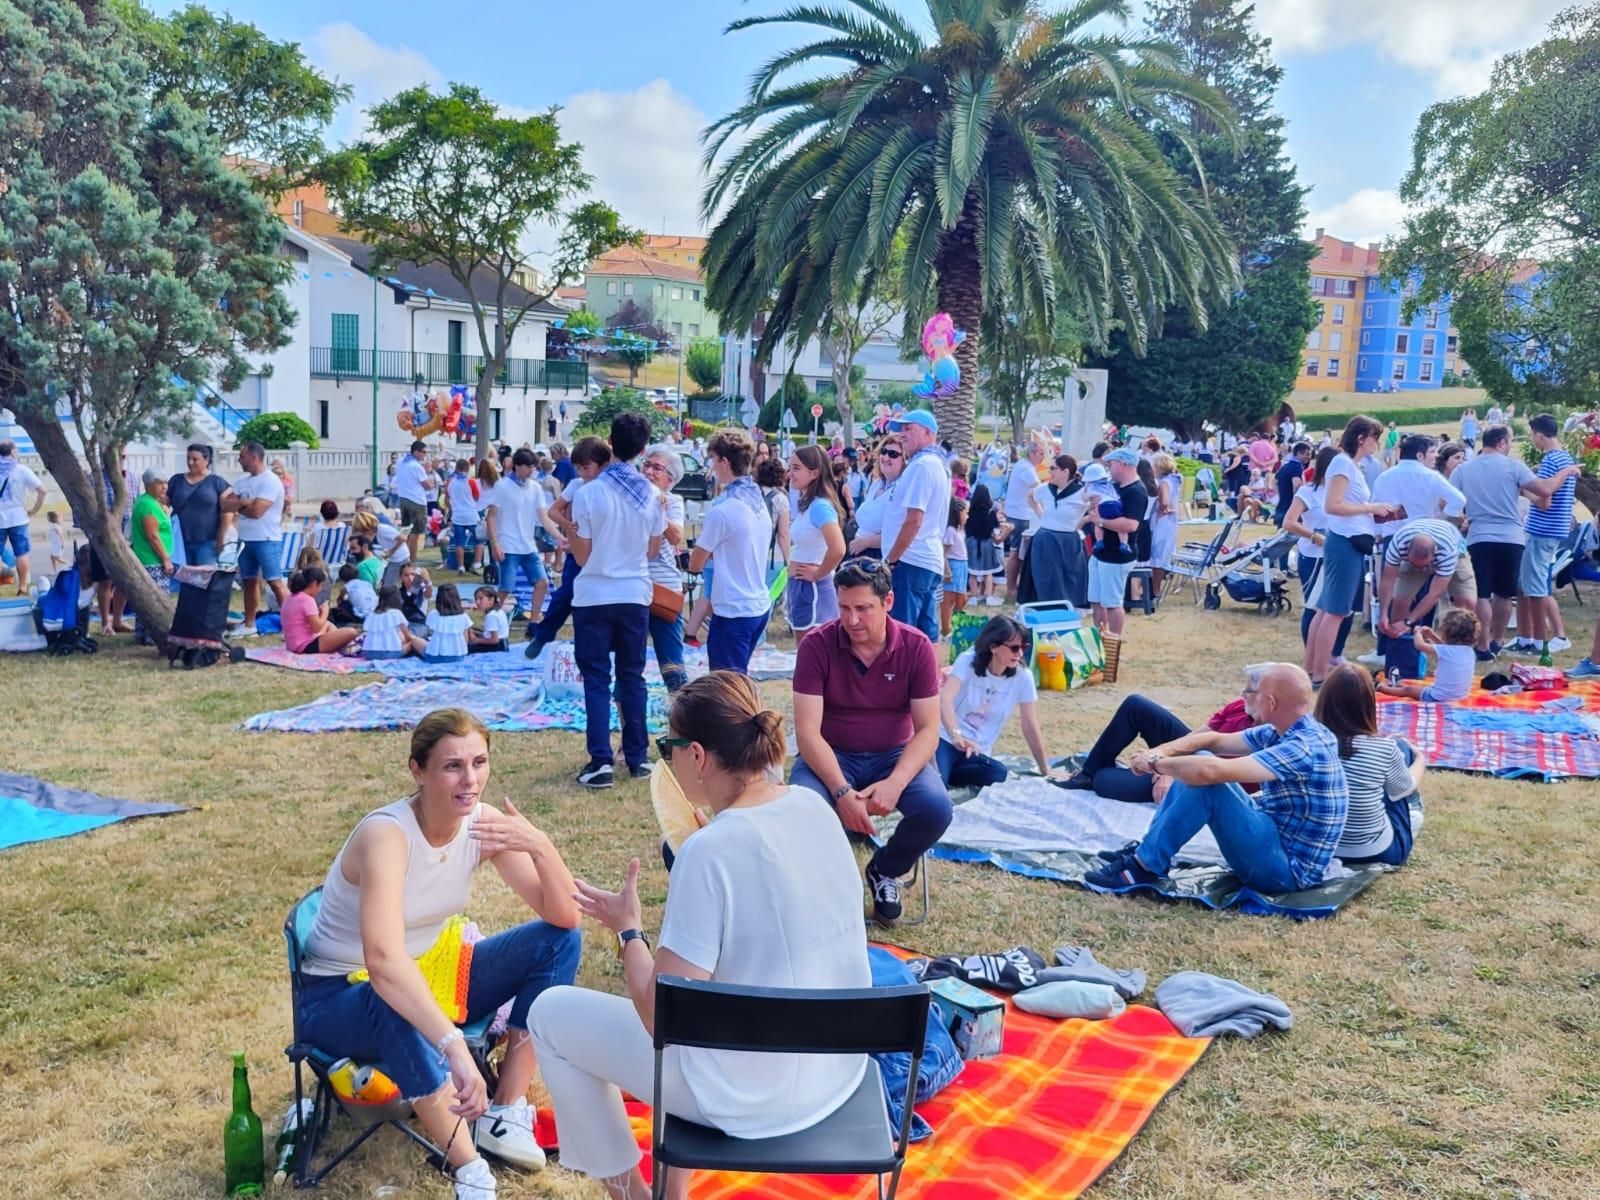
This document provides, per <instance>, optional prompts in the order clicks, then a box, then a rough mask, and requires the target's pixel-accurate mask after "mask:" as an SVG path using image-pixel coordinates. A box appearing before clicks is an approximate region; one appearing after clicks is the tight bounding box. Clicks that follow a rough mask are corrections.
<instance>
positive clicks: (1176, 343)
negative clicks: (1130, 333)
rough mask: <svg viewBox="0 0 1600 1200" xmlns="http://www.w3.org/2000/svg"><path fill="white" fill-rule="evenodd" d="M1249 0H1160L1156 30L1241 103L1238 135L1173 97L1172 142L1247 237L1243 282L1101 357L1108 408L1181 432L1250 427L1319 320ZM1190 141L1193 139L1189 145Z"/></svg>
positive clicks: (1178, 162) (1153, 10) (1297, 195)
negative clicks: (1193, 315) (1202, 321)
mask: <svg viewBox="0 0 1600 1200" xmlns="http://www.w3.org/2000/svg"><path fill="white" fill-rule="evenodd" d="M1253 13H1254V5H1253V4H1251V3H1248V2H1247V0H1152V3H1151V4H1150V5H1149V10H1148V14H1147V17H1146V23H1147V27H1148V31H1149V33H1150V35H1151V36H1152V37H1153V38H1155V39H1158V40H1161V41H1164V42H1167V43H1168V44H1170V45H1173V46H1174V47H1176V48H1177V49H1178V50H1179V51H1180V52H1181V53H1182V54H1183V56H1184V57H1185V59H1186V60H1187V65H1188V67H1189V69H1190V70H1191V71H1193V73H1194V74H1195V75H1196V76H1198V77H1199V78H1200V79H1201V80H1203V81H1204V82H1206V83H1208V84H1210V85H1211V86H1212V87H1213V88H1215V89H1216V90H1217V91H1219V92H1221V93H1222V94H1223V95H1224V96H1226V97H1227V98H1228V100H1229V102H1230V103H1231V104H1232V105H1233V107H1234V109H1235V111H1236V113H1237V114H1238V116H1237V119H1238V131H1237V135H1236V137H1233V138H1230V137H1229V136H1227V133H1226V131H1224V130H1222V129H1220V128H1219V127H1218V126H1217V124H1216V121H1215V119H1214V118H1213V116H1212V115H1211V114H1210V112H1208V111H1207V110H1206V109H1204V108H1200V107H1197V106H1193V105H1187V104H1185V103H1184V102H1182V101H1181V100H1174V101H1172V102H1170V103H1169V104H1168V105H1167V107H1166V110H1165V112H1166V115H1167V116H1168V117H1169V118H1170V125H1169V127H1168V128H1166V129H1165V130H1163V132H1162V141H1163V148H1164V150H1165V152H1166V155H1167V159H1168V161H1169V162H1171V163H1172V165H1173V167H1174V168H1175V169H1177V170H1178V171H1180V172H1182V173H1183V174H1184V175H1186V176H1187V177H1188V178H1189V180H1190V182H1191V183H1193V184H1195V185H1196V186H1200V185H1201V184H1202V179H1201V175H1200V173H1199V171H1197V170H1196V169H1195V165H1194V156H1192V155H1191V153H1190V148H1189V147H1190V145H1192V146H1194V147H1196V148H1197V149H1198V152H1199V153H1198V157H1199V160H1200V164H1201V166H1202V167H1203V169H1204V180H1203V184H1204V186H1205V187H1206V188H1207V189H1208V192H1209V195H1210V199H1211V203H1212V207H1213V209H1214V210H1215V212H1216V214H1217V218H1218V221H1219V223H1220V224H1221V226H1222V228H1223V231H1224V232H1225V233H1226V234H1227V235H1228V237H1229V238H1231V239H1232V241H1233V242H1234V244H1235V245H1236V246H1237V247H1238V248H1239V262H1240V269H1241V272H1242V274H1243V277H1244V286H1243V288H1242V290H1241V291H1240V292H1239V293H1238V294H1237V295H1236V296H1235V297H1234V300H1233V303H1232V305H1230V306H1229V307H1228V308H1227V309H1225V310H1223V311H1221V312H1218V313H1216V314H1214V315H1213V317H1212V320H1211V323H1210V326H1209V327H1208V328H1207V329H1205V330H1203V331H1199V330H1196V329H1195V327H1194V325H1193V323H1192V322H1190V321H1189V320H1187V318H1186V317H1185V315H1184V314H1183V313H1182V312H1172V313H1170V314H1169V315H1168V319H1167V322H1166V326H1165V329H1164V331H1163V334H1162V337H1161V339H1160V340H1159V341H1153V342H1151V343H1150V346H1149V349H1148V351H1147V353H1146V354H1145V355H1144V356H1143V357H1142V358H1141V357H1138V356H1136V355H1135V354H1134V353H1133V350H1132V347H1131V346H1130V345H1129V342H1128V340H1127V338H1126V337H1124V336H1123V335H1122V334H1120V333H1118V334H1116V335H1114V337H1113V340H1112V347H1113V349H1112V352H1111V353H1110V354H1108V355H1106V356H1104V357H1103V358H1101V359H1100V360H1098V361H1097V362H1095V363H1094V364H1093V365H1095V366H1101V367H1106V368H1108V369H1109V371H1110V381H1109V389H1108V395H1107V403H1108V407H1109V409H1110V410H1111V412H1112V413H1114V414H1115V415H1116V417H1117V419H1119V420H1122V421H1131V422H1135V423H1148V424H1152V425H1167V426H1171V427H1172V428H1173V429H1175V430H1177V431H1178V432H1180V433H1188V432H1191V431H1193V430H1195V429H1197V428H1198V427H1199V425H1200V423H1201V422H1202V421H1205V420H1212V421H1215V422H1217V423H1218V424H1220V425H1223V426H1225V427H1229V428H1241V427H1248V426H1251V425H1254V424H1256V423H1257V422H1258V421H1260V420H1262V419H1263V418H1264V417H1267V416H1269V415H1270V414H1271V413H1272V412H1273V411H1274V410H1275V409H1276V408H1277V407H1278V405H1279V404H1280V403H1281V402H1282V400H1283V398H1284V396H1285V395H1287V394H1288V392H1289V391H1290V389H1291V388H1293V386H1294V379H1295V376H1296V374H1298V372H1299V368H1300V355H1301V351H1302V350H1303V349H1304V346H1305V337H1306V334H1307V333H1308V332H1309V331H1310V330H1311V329H1313V328H1315V324H1316V308H1315V305H1313V304H1312V302H1311V300H1310V296H1309V291H1308V288H1307V266H1308V265H1309V263H1310V261H1311V258H1312V257H1313V254H1314V250H1313V248H1312V247H1311V246H1310V245H1309V244H1308V243H1306V242H1305V241H1303V240H1302V239H1301V237H1300V233H1299V230H1300V224H1301V221H1302V220H1303V219H1304V216H1305V188H1303V187H1302V186H1301V185H1300V183H1299V181H1298V180H1297V178H1296V176H1295V170H1294V166H1293V164H1291V163H1290V162H1288V161H1287V160H1286V159H1285V157H1284V135H1283V118H1282V117H1280V116H1278V115H1277V113H1276V112H1275V111H1274V110H1273V100H1274V98H1275V97H1276V95H1277V90H1278V85H1279V83H1280V82H1281V81H1282V78H1283V69H1282V68H1281V67H1280V66H1278V65H1277V64H1276V63H1275V62H1274V61H1273V59H1272V53H1271V51H1272V43H1271V41H1270V40H1269V39H1267V38H1264V37H1262V36H1261V35H1260V34H1258V33H1257V32H1256V31H1255V29H1254V27H1253V25H1252V18H1253ZM1186 143H1188V144H1186Z"/></svg>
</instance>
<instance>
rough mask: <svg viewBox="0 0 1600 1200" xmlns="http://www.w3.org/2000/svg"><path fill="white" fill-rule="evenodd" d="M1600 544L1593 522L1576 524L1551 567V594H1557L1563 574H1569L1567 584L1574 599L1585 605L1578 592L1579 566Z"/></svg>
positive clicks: (1581, 595) (1599, 537)
mask: <svg viewBox="0 0 1600 1200" xmlns="http://www.w3.org/2000/svg"><path fill="white" fill-rule="evenodd" d="M1597 542H1600V536H1597V535H1596V533H1595V527H1594V523H1593V522H1592V521H1578V522H1574V524H1573V526H1572V531H1571V532H1570V533H1568V534H1567V538H1566V541H1564V542H1562V544H1561V549H1560V550H1559V551H1558V552H1557V553H1556V560H1555V562H1554V563H1553V564H1551V567H1550V594H1551V595H1552V596H1553V595H1555V592H1556V584H1557V583H1558V582H1559V581H1560V579H1561V573H1562V572H1563V571H1565V572H1567V583H1568V585H1570V586H1571V588H1572V598H1573V599H1574V600H1576V601H1577V602H1578V603H1579V604H1582V603H1583V594H1582V593H1581V592H1579V591H1578V572H1577V565H1578V563H1580V562H1582V561H1583V560H1585V559H1587V558H1590V557H1592V556H1593V554H1594V551H1595V545H1596V543H1597Z"/></svg>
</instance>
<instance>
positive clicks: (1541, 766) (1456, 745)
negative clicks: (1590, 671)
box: [1378, 679, 1600, 780]
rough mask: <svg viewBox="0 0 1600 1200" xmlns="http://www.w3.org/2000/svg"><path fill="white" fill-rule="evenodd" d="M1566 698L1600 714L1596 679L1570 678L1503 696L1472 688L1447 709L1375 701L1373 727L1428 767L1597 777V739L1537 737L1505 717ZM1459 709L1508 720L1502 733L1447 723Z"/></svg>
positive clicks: (1599, 744)
mask: <svg viewBox="0 0 1600 1200" xmlns="http://www.w3.org/2000/svg"><path fill="white" fill-rule="evenodd" d="M1567 696H1579V697H1582V699H1583V708H1582V709H1581V710H1580V711H1581V712H1584V713H1587V714H1591V715H1593V714H1596V713H1600V680H1594V679H1572V680H1569V681H1568V684H1567V687H1566V688H1562V689H1557V690H1554V691H1525V692H1514V693H1512V694H1510V695H1506V696H1501V695H1496V694H1495V693H1493V692H1485V691H1483V690H1481V689H1476V688H1475V689H1474V690H1473V691H1472V692H1470V693H1469V694H1468V695H1467V696H1466V697H1465V698H1463V699H1461V700H1456V701H1452V702H1451V703H1449V704H1427V703H1422V702H1419V701H1415V700H1407V699H1403V698H1401V697H1397V696H1379V697H1378V727H1379V730H1380V731H1381V732H1383V733H1385V734H1388V735H1389V736H1390V737H1403V738H1405V739H1407V740H1408V741H1410V742H1412V743H1414V744H1415V745H1416V746H1418V747H1419V748H1421V750H1422V753H1423V756H1424V757H1425V758H1426V759H1427V760H1428V765H1429V766H1432V767H1446V768H1449V769H1451V770H1456V771H1475V772H1482V773H1485V774H1490V775H1499V776H1503V777H1506V778H1513V779H1545V780H1551V779H1564V778H1580V779H1595V778H1600V739H1597V738H1594V737H1586V736H1574V735H1573V734H1571V733H1553V732H1541V731H1539V730H1537V729H1533V728H1528V727H1526V726H1525V724H1519V723H1518V721H1517V720H1516V718H1515V717H1513V716H1511V715H1510V714H1521V713H1538V712H1539V711H1540V710H1541V706H1542V705H1544V704H1545V703H1546V702H1547V701H1550V700H1555V699H1559V698H1562V697H1567ZM1464 709H1474V710H1488V711H1491V712H1503V713H1506V714H1508V715H1507V719H1506V720H1505V722H1504V723H1503V727H1501V728H1496V727H1494V726H1492V725H1491V726H1487V727H1486V726H1483V725H1474V726H1471V727H1469V726H1468V725H1466V724H1465V723H1463V722H1459V721H1452V720H1451V719H1450V713H1451V711H1452V710H1464Z"/></svg>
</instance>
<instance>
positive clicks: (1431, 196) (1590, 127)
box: [1383, 3, 1600, 411]
mask: <svg viewBox="0 0 1600 1200" xmlns="http://www.w3.org/2000/svg"><path fill="white" fill-rule="evenodd" d="M1400 197H1401V199H1402V200H1404V201H1406V203H1407V204H1409V205H1412V206H1413V207H1414V210H1415V211H1414V214H1413V215H1412V216H1411V217H1410V218H1409V219H1408V220H1407V222H1406V228H1405V232H1404V233H1403V235H1402V236H1401V237H1400V238H1399V239H1398V240H1397V241H1396V242H1395V243H1394V244H1392V245H1390V246H1389V247H1388V248H1387V249H1386V252H1385V254H1384V260H1383V269H1384V271H1385V273H1386V274H1387V275H1388V276H1389V277H1390V278H1406V279H1414V280H1416V281H1417V283H1418V287H1417V289H1416V292H1415V294H1414V295H1412V296H1410V297H1409V298H1408V301H1407V309H1408V313H1409V312H1414V311H1415V310H1416V309H1417V308H1418V307H1420V306H1423V305H1429V304H1434V303H1437V302H1438V301H1440V300H1442V299H1445V298H1448V299H1449V301H1450V303H1451V320H1452V322H1453V323H1454V324H1455V325H1456V326H1457V328H1458V329H1459V330H1460V333H1461V344H1460V349H1461V353H1462V356H1463V357H1464V358H1465V359H1466V361H1467V362H1468V363H1470V364H1471V366H1472V369H1473V372H1474V374H1475V375H1476V376H1477V380H1478V382H1480V383H1482V385H1483V386H1484V387H1486V388H1487V389H1488V390H1489V394H1490V395H1491V396H1493V397H1494V398H1495V399H1496V400H1499V401H1502V402H1507V401H1509V402H1515V403H1516V404H1517V405H1518V407H1519V408H1523V406H1524V405H1527V406H1529V408H1528V409H1524V411H1528V410H1529V409H1531V408H1535V407H1547V406H1552V405H1556V404H1561V403H1574V404H1584V403H1586V404H1593V403H1594V399H1595V396H1596V393H1597V392H1600V299H1597V293H1596V291H1595V287H1594V280H1595V278H1596V277H1597V272H1600V4H1595V3H1589V4H1587V5H1584V6H1581V7H1577V8H1572V9H1568V10H1567V11H1566V12H1563V13H1561V14H1560V15H1559V16H1557V17H1556V18H1555V19H1554V21H1552V22H1551V24H1550V28H1549V36H1548V37H1547V38H1546V39H1545V40H1544V41H1543V42H1540V43H1539V44H1538V45H1536V46H1534V47H1532V48H1531V49H1528V50H1524V51H1519V52H1517V53H1515V54H1508V55H1506V56H1505V57H1503V58H1501V59H1500V60H1499V62H1498V63H1496V65H1495V68H1494V74H1493V76H1492V78H1491V82H1490V84H1489V87H1488V88H1487V89H1485V90H1484V91H1482V92H1480V93H1478V94H1477V95H1475V96H1462V97H1458V98H1457V99H1454V100H1447V101H1444V102H1443V103H1440V104H1435V105H1434V106H1433V107H1431V108H1429V109H1428V110H1427V111H1425V112H1424V113H1423V114H1422V117H1421V119H1420V120H1419V121H1418V122H1417V129H1416V133H1415V135H1414V138H1413V144H1412V163H1411V169H1410V171H1409V172H1408V173H1407V174H1406V177H1405V178H1404V180H1402V181H1401V185H1400Z"/></svg>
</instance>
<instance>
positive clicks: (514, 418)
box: [210, 225, 588, 452]
mask: <svg viewBox="0 0 1600 1200" xmlns="http://www.w3.org/2000/svg"><path fill="white" fill-rule="evenodd" d="M284 253H285V254H286V255H287V256H288V257H289V258H291V259H292V260H293V262H294V264H295V268H296V269H295V272H294V275H293V277H292V278H291V279H290V281H289V283H288V285H287V286H288V291H289V299H290V302H291V304H292V305H293V306H294V309H295V312H296V313H297V314H298V319H297V321H296V323H295V326H294V330H293V336H292V339H291V341H290V342H289V344H288V345H287V346H285V347H283V348H282V349H281V350H278V351H277V352H275V353H274V354H271V355H268V356H265V357H263V358H262V359H261V360H260V364H259V365H260V366H262V367H265V366H267V365H269V364H270V367H271V371H270V373H269V372H267V371H265V370H260V371H257V372H256V373H254V374H252V375H250V376H249V377H248V378H247V379H246V380H245V381H244V383H243V384H242V385H241V386H240V387H239V388H238V389H236V390H235V391H233V392H230V393H228V394H226V395H225V396H223V397H222V399H223V400H224V401H225V402H226V406H227V407H220V406H218V407H213V408H212V409H211V416H212V417H213V418H216V421H217V422H218V423H220V424H221V425H223V426H225V427H226V428H227V431H228V432H229V433H231V432H232V431H233V430H234V429H237V428H238V425H239V423H240V421H241V420H243V419H246V418H248V417H251V416H254V415H255V414H256V413H258V412H292V413H295V414H297V415H298V416H300V417H303V418H304V419H305V420H306V421H307V422H308V423H309V424H310V425H311V427H312V428H313V429H315V430H316V431H317V435H318V437H319V438H320V439H321V440H322V443H323V445H324V446H325V447H327V448H330V449H344V450H358V449H368V448H370V447H371V445H372V441H373V423H374V419H376V424H377V441H378V448H379V451H380V452H385V451H392V450H399V449H403V448H405V447H406V446H408V445H409V444H410V442H411V440H412V435H411V434H410V433H409V432H408V431H407V430H405V429H403V428H402V427H401V426H400V424H399V423H398V420H397V418H398V416H399V414H400V413H401V412H402V411H403V410H409V408H410V397H411V395H412V393H413V392H414V391H415V390H416V389H417V387H418V380H419V379H420V385H421V387H422V389H423V390H424V391H425V392H427V393H428V394H430V395H432V394H435V393H440V392H444V393H448V391H449V389H450V387H451V386H452V385H466V386H468V387H470V388H475V387H476V383H477V379H478V375H479V373H480V370H481V366H482V362H483V359H482V356H481V354H480V353H479V351H480V345H479V340H478V330H477V326H476V323H475V322H474V320H473V317H472V307H471V305H470V304H469V303H468V302H467V300H466V298H465V296H464V294H463V291H464V290H463V289H462V287H461V286H460V284H458V283H456V282H455V280H453V279H452V278H451V277H450V275H449V273H448V272H447V271H445V270H444V268H442V267H439V266H419V265H417V264H415V263H402V264H399V265H398V266H396V267H394V268H393V269H392V270H389V271H383V272H379V273H377V274H369V273H368V270H367V267H368V264H369V262H370V260H371V251H370V248H369V247H368V246H366V245H365V244H364V243H362V242H358V241H355V240H353V239H350V238H341V237H326V238H317V237H313V236H311V235H310V234H308V233H306V232H305V231H304V230H300V229H295V228H293V227H292V226H289V225H285V226H284ZM483 274H484V276H485V279H484V282H483V285H482V289H481V292H480V294H482V295H487V294H492V290H493V286H494V276H493V274H492V273H490V272H488V271H487V270H485V271H484V272H483ZM531 298H532V296H531V295H530V294H529V293H528V292H525V291H524V290H523V289H522V288H521V287H519V286H517V285H515V284H512V285H510V286H508V288H507V296H506V301H507V304H508V305H517V306H521V305H523V304H525V303H527V302H528V300H530V299H531ZM564 315H565V310H564V309H562V308H560V307H558V306H557V305H555V304H553V303H546V304H540V305H537V306H536V307H535V308H534V310H533V311H532V312H531V313H530V314H529V315H528V316H527V317H526V318H525V319H524V320H523V322H522V324H521V325H520V326H518V327H517V329H516V331H515V332H514V333H513V335H512V338H511V352H510V357H509V360H508V362H507V367H506V374H505V376H504V378H503V379H502V381H501V383H500V384H499V385H498V386H497V387H496V388H495V390H494V396H493V398H492V399H491V401H490V412H489V413H488V414H487V420H488V423H489V435H490V437H491V438H492V439H493V440H495V441H506V442H511V443H512V444H520V443H522V442H525V441H526V442H539V441H544V440H546V433H547V431H546V430H544V429H540V428H537V427H536V425H535V420H536V419H537V417H538V416H539V415H541V414H539V413H538V412H537V406H538V405H539V403H540V402H541V401H543V402H546V403H547V404H548V409H547V412H548V414H549V415H555V414H556V413H557V412H558V409H559V407H560V406H561V405H562V404H563V403H565V405H566V408H567V424H570V422H571V421H572V420H573V419H574V418H575V417H576V416H577V413H578V411H580V410H581V408H582V405H583V401H584V396H585V385H586V383H587V381H588V368H587V366H586V364H584V363H581V362H576V363H574V362H565V361H549V360H547V358H546V337H547V335H548V333H549V330H550V326H551V322H552V321H556V320H559V319H560V318H561V317H562V316H564ZM488 328H489V336H490V338H491V339H492V338H493V337H494V323H493V321H492V319H491V320H490V321H489V324H488ZM374 380H376V389H374ZM374 392H376V400H374ZM374 404H376V417H374ZM563 427H566V426H565V425H564V426H563ZM210 432H213V433H216V432H217V431H216V429H215V428H214V427H213V428H212V429H211V430H210ZM429 440H430V441H434V440H437V441H438V442H439V443H440V445H441V447H442V446H443V445H444V444H445V442H446V436H445V435H444V434H442V433H441V434H437V435H435V437H434V438H430V439H429Z"/></svg>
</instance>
